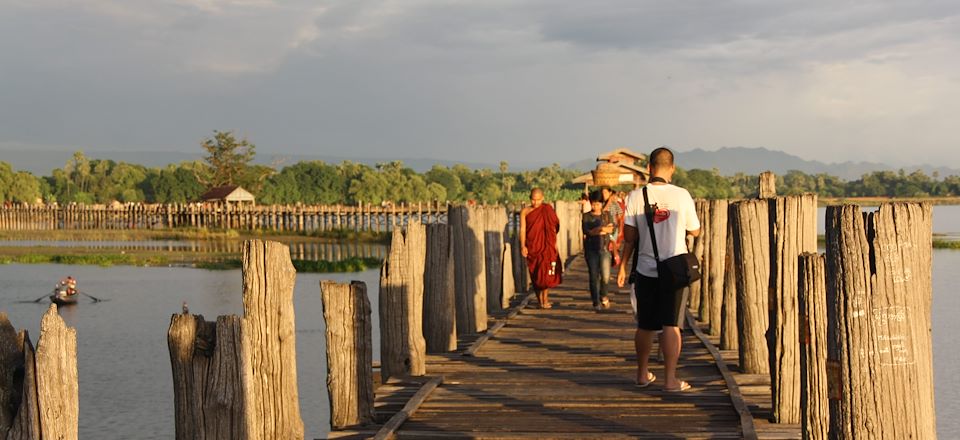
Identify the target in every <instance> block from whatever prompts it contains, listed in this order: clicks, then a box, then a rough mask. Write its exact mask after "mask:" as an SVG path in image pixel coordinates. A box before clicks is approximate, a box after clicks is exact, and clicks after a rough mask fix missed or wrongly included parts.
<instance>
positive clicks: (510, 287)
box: [500, 243, 517, 309]
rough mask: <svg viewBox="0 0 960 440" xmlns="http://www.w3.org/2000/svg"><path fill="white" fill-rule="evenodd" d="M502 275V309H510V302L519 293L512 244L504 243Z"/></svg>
mask: <svg viewBox="0 0 960 440" xmlns="http://www.w3.org/2000/svg"><path fill="white" fill-rule="evenodd" d="M500 273H501V274H502V276H503V278H502V284H501V290H500V307H501V308H503V309H509V308H510V300H512V299H513V296H514V295H515V294H516V293H517V286H516V282H515V281H514V280H513V251H512V250H511V246H510V243H504V245H503V265H502V266H501V270H500Z"/></svg>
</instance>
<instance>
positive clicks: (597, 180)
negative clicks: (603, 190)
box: [590, 162, 621, 186]
mask: <svg viewBox="0 0 960 440" xmlns="http://www.w3.org/2000/svg"><path fill="white" fill-rule="evenodd" d="M590 173H591V174H593V185H594V186H616V185H619V184H620V183H621V182H620V174H621V172H620V166H619V165H615V164H612V163H609V162H601V163H599V164H597V169H595V170H593V171H591V172H590Z"/></svg>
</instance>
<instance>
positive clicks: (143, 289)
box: [0, 264, 379, 439]
mask: <svg viewBox="0 0 960 440" xmlns="http://www.w3.org/2000/svg"><path fill="white" fill-rule="evenodd" d="M68 273H69V274H72V275H73V276H75V277H76V278H77V279H78V280H79V282H80V288H81V290H82V291H84V292H88V293H90V294H91V295H94V296H96V297H99V298H102V299H109V301H105V302H100V303H96V304H92V303H86V302H82V303H81V304H79V305H77V306H74V307H67V308H64V309H62V310H61V315H62V316H63V318H64V320H65V321H66V323H67V325H69V326H72V327H75V328H76V329H77V364H78V370H79V381H80V438H137V439H169V438H173V437H174V418H173V417H174V415H173V380H172V375H171V372H170V356H169V353H168V351H167V328H168V327H169V325H170V316H171V315H172V314H174V313H179V312H180V310H181V303H182V302H183V301H187V304H188V306H189V307H190V312H191V313H197V314H202V315H203V316H204V317H205V318H206V319H207V320H208V321H212V320H214V319H215V318H216V316H218V315H225V314H236V315H240V314H241V313H242V307H243V305H242V301H241V293H242V286H241V283H242V280H241V273H240V271H239V270H232V271H207V270H201V269H189V268H141V267H129V266H117V267H111V268H100V267H96V266H68V265H19V264H10V265H0V310H2V311H6V312H7V313H8V314H9V316H10V320H11V322H12V323H13V325H14V327H15V328H17V329H18V330H19V329H27V330H28V331H29V332H30V336H31V339H32V340H33V343H34V344H36V343H37V337H38V336H39V328H40V318H41V316H42V315H43V313H44V312H45V311H46V309H47V307H49V302H45V303H40V304H36V303H24V302H22V301H32V300H34V299H36V298H37V297H40V296H44V295H45V294H48V293H49V292H50V290H51V289H52V288H53V284H54V283H55V282H56V281H57V280H59V278H60V277H61V276H63V275H65V274H68ZM321 279H332V280H335V281H338V282H348V281H350V280H360V281H364V282H366V283H367V290H368V293H369V295H370V299H371V302H372V308H373V314H374V316H373V327H374V328H373V331H374V335H377V334H379V326H378V323H379V319H378V318H377V310H378V306H377V298H378V282H379V273H378V271H377V270H370V271H365V272H359V273H352V274H297V282H296V288H295V293H294V304H295V310H296V314H297V315H296V329H297V374H298V375H297V378H298V381H299V386H300V410H301V415H302V417H303V420H304V424H305V429H306V434H307V438H321V437H323V436H324V435H325V434H326V433H327V432H328V429H329V423H330V422H329V409H328V398H327V391H326V374H327V371H326V368H327V364H326V356H325V350H326V349H325V345H326V344H325V338H326V336H325V333H324V332H325V326H324V321H323V309H322V305H321V300H320V280H321ZM377 341H379V339H377ZM374 359H379V344H378V343H376V341H375V343H374Z"/></svg>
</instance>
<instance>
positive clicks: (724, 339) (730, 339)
mask: <svg viewBox="0 0 960 440" xmlns="http://www.w3.org/2000/svg"><path fill="white" fill-rule="evenodd" d="M732 213H733V204H732V203H730V204H728V205H727V240H726V241H727V245H726V250H725V255H724V259H723V261H724V264H723V304H722V305H721V312H720V319H721V323H720V349H721V350H739V348H740V341H739V339H738V338H739V337H740V331H739V330H738V327H739V325H738V324H737V265H736V264H734V258H733V257H734V251H733V222H732V218H733V214H732Z"/></svg>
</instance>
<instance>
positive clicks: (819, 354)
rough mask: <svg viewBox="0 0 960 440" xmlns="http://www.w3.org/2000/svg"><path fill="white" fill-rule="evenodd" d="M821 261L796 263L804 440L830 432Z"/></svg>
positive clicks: (820, 439) (818, 439)
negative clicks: (797, 265)
mask: <svg viewBox="0 0 960 440" xmlns="http://www.w3.org/2000/svg"><path fill="white" fill-rule="evenodd" d="M824 270H825V269H824V259H823V256H822V255H817V254H816V253H806V254H803V255H801V256H800V259H799V267H798V272H799V277H800V279H799V290H798V291H797V293H798V301H797V310H798V312H799V313H798V317H799V319H800V335H799V336H800V426H801V432H802V434H803V438H804V439H808V440H825V439H827V438H828V433H829V429H830V401H829V398H828V394H827V287H826V282H825V278H824V276H825V275H824Z"/></svg>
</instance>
